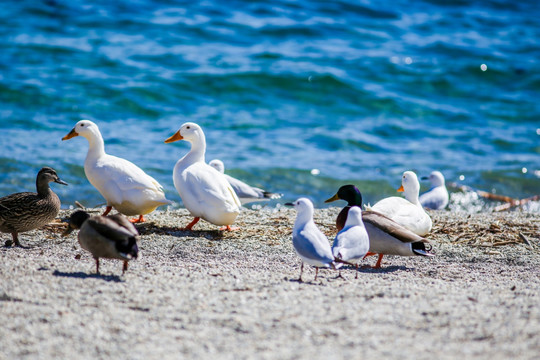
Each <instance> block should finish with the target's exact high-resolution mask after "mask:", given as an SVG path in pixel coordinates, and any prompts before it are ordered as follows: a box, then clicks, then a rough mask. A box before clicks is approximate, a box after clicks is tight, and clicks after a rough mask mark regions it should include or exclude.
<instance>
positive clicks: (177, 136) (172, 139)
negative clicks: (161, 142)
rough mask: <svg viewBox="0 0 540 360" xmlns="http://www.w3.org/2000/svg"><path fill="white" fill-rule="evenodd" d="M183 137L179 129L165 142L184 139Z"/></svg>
mask: <svg viewBox="0 0 540 360" xmlns="http://www.w3.org/2000/svg"><path fill="white" fill-rule="evenodd" d="M182 139H183V136H182V135H180V131H177V132H175V133H174V135H173V136H171V137H170V138H168V139H167V140H165V144H168V143H172V142H175V141H178V140H182Z"/></svg>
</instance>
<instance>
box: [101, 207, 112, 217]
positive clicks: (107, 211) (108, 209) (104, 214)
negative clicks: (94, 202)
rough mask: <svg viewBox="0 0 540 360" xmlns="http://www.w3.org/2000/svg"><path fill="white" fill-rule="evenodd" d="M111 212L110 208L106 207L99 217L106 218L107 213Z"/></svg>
mask: <svg viewBox="0 0 540 360" xmlns="http://www.w3.org/2000/svg"><path fill="white" fill-rule="evenodd" d="M111 210H112V206H107V207H106V208H105V212H104V213H103V214H101V216H106V215H107V214H108V213H110V212H111Z"/></svg>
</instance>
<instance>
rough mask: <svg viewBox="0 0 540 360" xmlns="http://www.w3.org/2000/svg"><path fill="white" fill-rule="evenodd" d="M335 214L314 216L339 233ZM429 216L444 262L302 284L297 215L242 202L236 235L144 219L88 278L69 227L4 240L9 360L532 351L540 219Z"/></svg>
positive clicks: (0, 344)
mask: <svg viewBox="0 0 540 360" xmlns="http://www.w3.org/2000/svg"><path fill="white" fill-rule="evenodd" d="M338 211H339V209H338V208H330V209H324V210H317V211H316V214H315V215H316V219H315V220H316V222H317V224H319V225H320V226H321V228H322V229H323V230H324V231H325V232H326V233H327V234H328V235H329V236H331V238H332V239H333V231H334V219H335V216H336V215H337V213H338ZM65 214H66V212H65V211H64V212H63V214H62V215H65ZM432 214H433V219H434V223H435V227H434V230H433V232H432V234H431V235H430V236H428V238H430V239H431V240H432V242H433V245H434V248H435V251H436V253H437V256H436V257H434V258H420V257H415V258H400V257H393V256H389V257H387V258H385V261H384V262H383V268H382V269H378V270H374V269H362V270H361V271H360V274H359V277H358V279H357V280H355V279H354V270H352V269H349V270H347V271H344V272H343V275H344V276H345V278H346V279H345V280H343V279H336V278H335V277H336V275H337V273H336V272H334V271H331V270H323V271H320V272H319V279H318V280H317V281H316V282H313V281H311V280H312V279H313V277H314V275H315V272H314V270H313V269H311V268H309V269H308V270H307V271H306V272H305V273H304V280H307V282H306V283H298V282H296V281H294V279H296V278H297V277H298V274H299V265H300V262H299V260H298V258H297V257H296V255H295V254H294V251H293V249H292V244H291V229H292V224H293V221H294V217H295V212H294V210H289V209H287V210H281V211H277V212H272V211H265V210H263V211H259V212H256V211H252V210H245V211H244V212H243V213H242V214H241V215H240V217H239V219H238V222H237V224H236V225H238V226H240V227H241V230H240V231H237V232H232V233H228V232H225V233H222V232H219V231H216V227H214V226H211V225H209V224H208V223H204V222H200V223H199V224H198V225H196V229H197V231H195V232H193V233H188V232H184V231H179V230H178V228H179V227H181V226H184V225H186V224H187V223H188V221H189V220H190V218H189V217H188V213H187V211H185V210H178V211H171V212H156V213H154V214H151V215H149V216H148V217H147V218H148V221H147V223H145V224H142V225H140V226H139V231H140V232H141V234H142V241H141V244H140V249H141V253H142V257H141V258H140V259H139V260H137V261H132V262H131V263H130V268H129V270H128V272H127V273H126V275H125V276H121V267H122V265H121V262H118V261H113V260H102V264H101V270H102V275H101V276H97V275H95V274H94V265H95V263H94V261H93V259H92V258H91V257H90V255H89V254H88V253H87V252H85V251H84V250H81V248H80V247H79V245H78V243H77V241H76V235H71V236H69V237H67V238H62V237H61V236H60V231H61V230H62V229H61V225H59V226H49V227H48V228H46V229H43V230H36V231H32V232H29V233H26V234H23V235H22V236H21V242H22V243H23V244H25V245H28V246H30V248H29V249H20V248H6V247H2V248H0V279H1V282H0V321H1V322H2V326H1V327H0V359H21V358H22V359H24V358H39V359H58V358H70V359H83V358H85V359H90V358H92V359H98V358H113V357H114V358H127V359H156V358H160V359H179V358H210V357H212V358H220V359H221V358H224V359H233V358H234V359H244V358H257V359H259V358H262V359H297V358H304V359H306V358H310V359H323V358H324V359H336V358H353V359H358V358H375V359H377V358H378V359H398V358H399V359H456V358H464V359H471V358H479V359H488V358H489V359H509V358H513V359H536V358H538V356H539V354H540V340H539V339H540V338H539V334H540V254H539V250H540V244H539V240H540V216H539V215H530V214H525V213H519V212H512V213H503V214H478V215H471V216H469V215H456V214H455V213H450V212H440V213H432ZM520 234H521V235H520ZM0 236H1V244H4V242H5V241H6V240H8V239H10V235H9V234H0ZM524 239H525V240H524ZM79 255H80V256H79ZM375 260H376V259H375V258H374V257H372V258H369V259H366V260H365V262H366V263H367V264H374V263H375Z"/></svg>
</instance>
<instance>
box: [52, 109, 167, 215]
mask: <svg viewBox="0 0 540 360" xmlns="http://www.w3.org/2000/svg"><path fill="white" fill-rule="evenodd" d="M79 135H80V136H83V137H84V138H86V139H87V140H88V144H89V147H88V154H87V155H86V160H85V161H84V172H85V174H86V177H87V178H88V181H90V183H91V184H92V185H93V186H94V187H95V188H96V189H97V190H98V191H99V192H100V194H101V195H102V196H103V197H104V198H105V200H107V210H106V211H105V214H107V213H108V212H109V211H110V210H111V207H114V208H115V209H116V210H117V211H118V212H120V213H122V214H124V215H128V216H133V215H139V220H138V221H144V218H143V216H142V215H144V214H148V213H150V212H152V211H154V210H155V209H156V208H157V207H158V206H161V205H167V204H170V203H171V202H170V201H169V200H167V199H166V198H165V193H164V192H163V187H162V186H161V185H160V184H159V183H158V182H157V181H156V180H155V179H154V178H153V177H151V176H149V175H147V174H146V173H145V172H144V171H143V170H142V169H141V168H139V167H138V166H137V165H135V164H133V163H132V162H130V161H128V160H126V159H122V158H119V157H116V156H112V155H109V154H107V153H105V144H104V142H103V138H102V136H101V133H100V131H99V128H98V126H97V125H96V124H95V123H93V122H92V121H90V120H81V121H79V122H78V123H77V124H75V127H74V128H73V129H72V130H71V132H70V133H69V134H67V135H66V136H64V137H63V138H62V140H68V139H71V138H73V137H75V136H79ZM105 214H104V215H105Z"/></svg>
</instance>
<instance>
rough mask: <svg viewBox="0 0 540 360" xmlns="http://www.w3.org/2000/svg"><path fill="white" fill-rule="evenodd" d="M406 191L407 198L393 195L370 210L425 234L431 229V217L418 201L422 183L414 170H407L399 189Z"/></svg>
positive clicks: (417, 232)
mask: <svg viewBox="0 0 540 360" xmlns="http://www.w3.org/2000/svg"><path fill="white" fill-rule="evenodd" d="M397 191H399V192H404V194H405V199H404V198H402V197H397V196H392V197H388V198H386V199H382V200H381V201H379V202H378V203H376V204H375V205H373V207H371V208H370V210H373V211H377V212H379V213H381V214H384V215H386V216H388V217H389V218H390V219H392V220H394V221H395V222H397V223H398V224H400V225H401V226H403V227H405V228H407V229H409V230H411V231H412V232H414V233H415V234H417V235H420V236H424V235H426V234H427V233H429V232H430V231H431V225H432V223H431V218H430V217H429V215H428V214H427V213H426V211H425V210H424V208H423V207H422V205H421V204H420V202H419V201H418V193H419V192H420V183H419V182H418V177H417V176H416V174H415V173H414V172H412V171H405V172H404V173H403V177H402V180H401V187H400V188H399V189H398V190H397Z"/></svg>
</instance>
